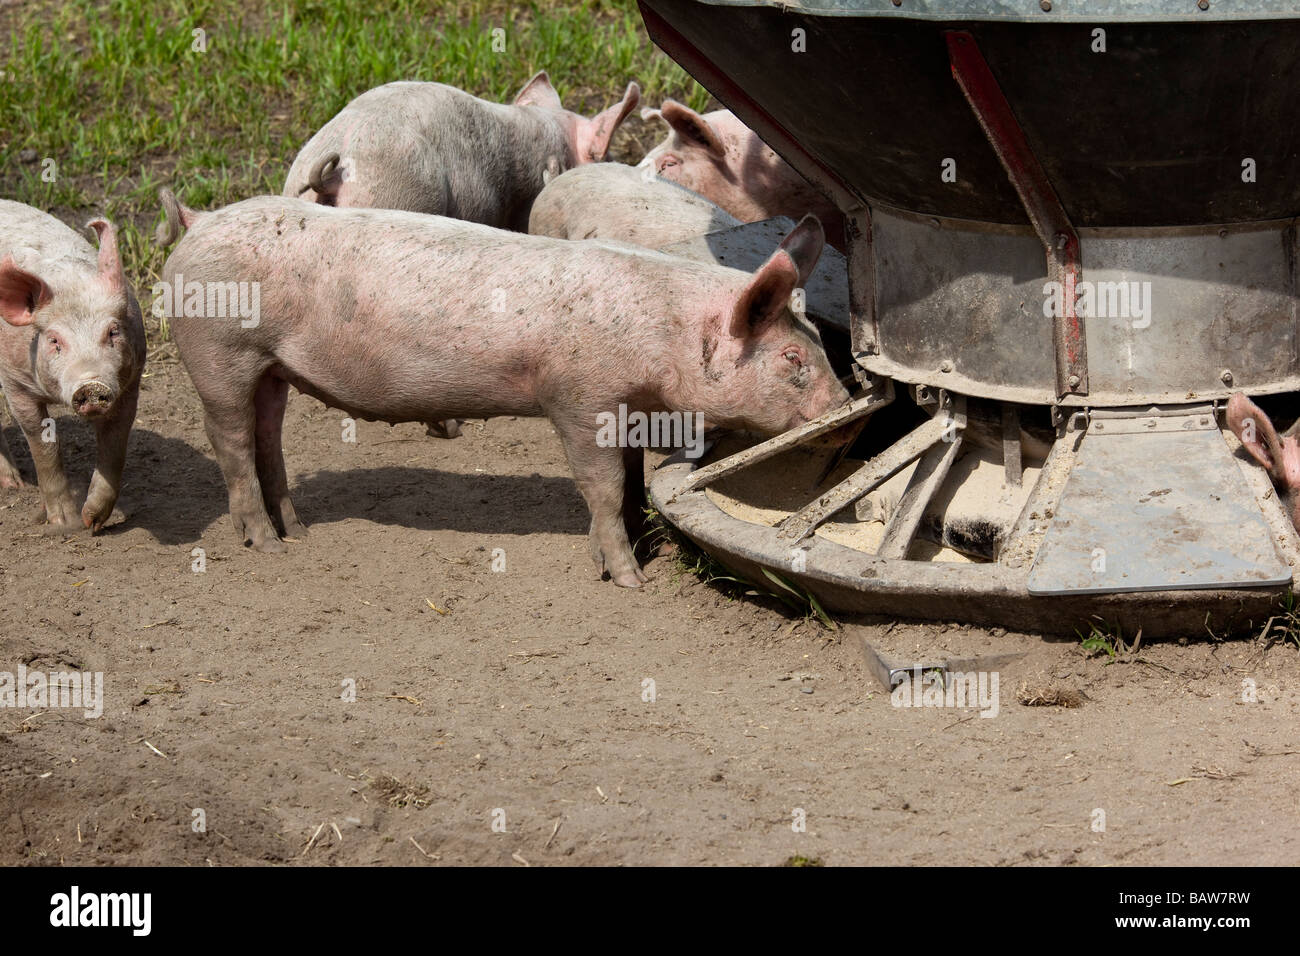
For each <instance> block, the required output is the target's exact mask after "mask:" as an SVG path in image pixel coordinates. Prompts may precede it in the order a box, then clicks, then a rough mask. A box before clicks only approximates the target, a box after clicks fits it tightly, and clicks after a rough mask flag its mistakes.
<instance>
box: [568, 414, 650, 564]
mask: <svg viewBox="0 0 1300 956" xmlns="http://www.w3.org/2000/svg"><path fill="white" fill-rule="evenodd" d="M588 420H589V421H594V420H595V415H591V416H589V417H588ZM553 421H554V419H553ZM555 426H556V430H557V431H558V432H559V433H560V441H561V442H562V443H563V445H564V453H565V456H566V457H567V458H568V459H569V467H570V468H572V469H573V477H574V478H575V479H576V481H577V483H578V490H579V491H581V492H582V497H583V498H585V499H586V501H587V508H588V509H590V511H591V531H590V533H589V534H588V537H587V542H588V546H589V547H590V549H591V558H592V560H593V561H595V562H596V569H597V570H598V571H600V572H605V571H608V572H609V576H610V577H611V578H612V579H613V581H614V583H615V584H617V585H619V586H620V587H625V588H636V587H640V586H641V583H642V582H643V581H648V580H650V579H649V578H648V577H646V575H645V572H643V571H642V570H641V566H640V565H639V564H637V562H636V556H635V555H633V554H632V544H631V542H630V541H629V540H628V537H627V526H626V525H625V524H624V522H623V485H624V478H625V475H626V471H625V468H624V463H623V461H624V459H623V453H624V449H621V448H602V447H600V446H598V445H597V444H596V435H595V432H594V431H593V430H592V429H591V428H589V427H581V426H577V425H575V424H573V423H571V422H564V421H555Z"/></svg>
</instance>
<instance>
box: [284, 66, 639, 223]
mask: <svg viewBox="0 0 1300 956" xmlns="http://www.w3.org/2000/svg"><path fill="white" fill-rule="evenodd" d="M639 99H640V88H639V87H638V86H637V85H636V84H635V83H629V84H628V87H627V91H626V92H625V93H624V94H623V99H622V101H621V102H620V103H617V104H615V105H614V106H611V107H610V108H609V109H607V110H605V111H604V112H602V113H599V114H597V115H596V116H595V117H594V118H592V119H586V118H584V117H582V116H579V115H578V114H576V113H572V112H569V111H568V110H566V109H564V108H563V107H562V106H561V104H560V97H559V95H558V94H557V93H556V92H555V89H554V87H552V86H551V83H550V80H549V79H548V78H547V75H546V73H545V71H543V72H540V73H538V74H537V75H536V76H534V77H533V78H532V79H531V80H529V81H528V83H527V85H525V86H524V88H523V89H522V90H521V91H520V92H519V95H518V96H516V97H515V100H514V103H512V104H510V105H503V104H500V103H490V102H488V101H486V100H481V99H478V98H477V97H474V96H471V95H470V94H468V93H466V92H464V91H463V90H458V89H456V88H455V87H452V86H447V85H445V84H442V83H411V82H402V83H388V84H386V85H384V86H379V87H376V88H375V89H373V90H369V91H367V92H365V93H362V94H361V95H360V96H358V97H357V98H356V99H354V100H353V101H352V102H351V103H349V104H348V105H347V106H345V107H344V108H343V110H342V111H341V112H340V113H339V114H338V115H337V116H335V117H334V118H333V119H332V120H330V121H329V122H328V123H326V124H325V125H324V126H323V127H321V129H320V131H319V132H318V133H316V135H315V136H313V137H312V138H311V139H310V140H308V141H307V145H306V146H304V147H303V148H302V152H300V153H299V154H298V158H297V159H295V160H294V162H293V166H292V167H291V168H290V170H289V177H288V179H287V180H286V181H285V184H284V190H283V193H282V194H283V195H285V196H296V197H300V198H302V199H305V200H308V201H312V202H317V203H320V204H322V205H326V206H368V207H371V208H379V209H406V210H409V211H411V212H424V213H432V214H435V215H439V216H450V217H452V218H454V219H464V220H466V221H468V222H480V223H483V224H485V225H489V226H498V227H501V228H507V229H514V230H517V231H520V232H522V231H526V230H527V228H528V211H529V208H530V207H531V206H532V204H533V199H534V198H536V196H537V194H538V193H539V192H541V191H542V186H543V185H544V184H545V183H544V181H543V176H544V175H545V174H547V173H550V174H551V175H558V174H559V173H562V172H564V171H565V170H567V169H570V168H572V167H574V166H578V165H581V164H583V163H595V162H600V161H601V160H603V159H604V158H605V155H606V153H607V152H608V151H609V144H610V140H611V139H612V138H613V136H614V131H615V130H616V129H617V128H618V126H619V124H620V123H622V122H623V120H624V119H625V118H626V117H627V115H628V114H629V113H630V112H631V111H632V110H633V109H634V108H635V107H636V105H637V102H638V100H639Z"/></svg>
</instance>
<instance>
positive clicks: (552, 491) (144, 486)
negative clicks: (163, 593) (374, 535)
mask: <svg viewBox="0 0 1300 956" xmlns="http://www.w3.org/2000/svg"><path fill="white" fill-rule="evenodd" d="M59 434H60V437H61V440H62V442H63V460H64V466H65V468H66V470H67V474H68V480H69V481H70V482H71V484H72V486H73V488H74V490H75V492H76V494H77V495H78V500H83V499H84V497H85V493H86V486H87V485H88V484H89V482H90V476H91V473H92V472H93V471H94V467H95V436H94V433H93V431H91V430H90V428H89V427H87V426H85V425H83V424H82V423H80V422H78V421H76V420H75V419H71V418H60V419H59ZM4 436H5V438H6V440H7V441H8V443H9V449H10V451H11V452H12V453H13V456H14V461H15V463H16V464H17V465H18V470H19V472H20V473H21V474H22V477H23V481H25V482H27V484H28V485H29V486H31V487H29V488H26V489H24V490H23V492H22V494H23V495H24V496H25V497H27V498H28V499H29V500H30V501H31V502H32V505H33V513H34V514H35V512H37V511H39V507H40V498H39V495H38V494H37V492H36V489H35V485H36V472H35V469H34V468H33V467H32V460H31V454H30V453H29V451H28V448H27V440H26V439H25V438H24V437H23V434H22V432H21V431H20V430H19V429H18V428H17V427H16V426H11V427H8V428H5V429H4ZM430 443H431V444H432V443H433V439H430ZM289 489H290V494H291V495H292V497H293V502H294V506H295V507H296V508H297V510H298V514H299V516H300V517H301V518H302V520H303V521H304V522H305V523H306V524H307V526H308V527H309V528H310V527H311V526H312V525H314V524H320V525H325V524H330V523H333V522H338V521H344V520H347V519H348V518H359V519H361V520H364V521H372V522H375V523H377V524H384V525H392V526H395V527H404V528H414V529H416V530H420V531H435V530H453V531H465V532H470V533H475V534H519V535H525V534H532V533H534V532H545V533H553V534H579V535H585V534H586V533H587V529H588V526H589V523H590V520H591V519H590V516H589V515H588V513H587V507H586V503H585V502H584V501H583V500H582V495H581V494H580V493H579V492H578V488H577V485H576V484H575V483H574V481H573V479H572V478H567V477H564V478H548V477H541V476H538V475H534V476H532V477H527V476H521V475H493V474H473V475H466V474H459V473H457V472H447V471H439V470H437V469H436V468H413V467H401V466H380V467H375V468H348V469H343V470H337V471H315V472H310V473H305V474H304V473H300V474H298V475H296V476H291V477H290V481H289ZM13 494H15V492H9V491H5V492H0V496H4V495H13ZM117 510H118V511H119V512H121V514H122V515H123V518H122V519H121V520H115V521H114V522H113V523H112V524H111V525H109V526H108V527H107V528H105V529H104V531H103V532H102V533H101V534H102V535H103V536H105V537H112V536H113V535H116V534H121V533H123V532H126V531H129V530H131V529H133V528H141V529H143V530H145V531H147V532H148V533H149V534H150V535H152V536H153V537H154V538H155V539H156V540H157V541H158V542H159V543H160V544H163V545H181V544H190V543H193V542H195V541H198V540H199V539H200V538H202V537H203V535H204V534H206V533H208V532H209V530H210V529H211V528H212V525H213V524H214V523H216V522H219V521H220V520H221V519H222V518H225V517H227V516H228V514H229V502H228V498H227V494H226V482H225V479H224V478H223V477H222V475H221V469H220V468H218V467H217V463H216V461H215V460H214V459H213V458H212V457H211V456H210V455H208V454H207V453H205V452H204V451H202V450H200V449H199V448H197V447H195V446H194V445H192V444H190V443H189V442H187V441H185V440H183V439H180V438H172V437H168V436H166V435H161V434H159V433H158V432H155V431H152V430H150V429H148V428H140V427H137V428H134V429H132V431H131V439H130V444H129V445H128V446H127V460H126V471H125V473H124V476H123V483H122V493H121V496H120V497H119V499H118V503H117Z"/></svg>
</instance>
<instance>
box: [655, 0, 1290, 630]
mask: <svg viewBox="0 0 1300 956" xmlns="http://www.w3.org/2000/svg"><path fill="white" fill-rule="evenodd" d="M639 3H640V6H641V11H642V15H643V17H644V19H645V22H646V26H647V28H648V30H649V32H650V36H651V38H652V39H653V40H654V41H655V42H656V43H657V44H658V45H659V46H660V47H662V48H663V49H664V50H665V51H666V52H667V53H668V54H669V55H670V56H672V57H673V58H674V59H675V60H677V61H678V62H679V63H680V64H682V66H684V67H685V68H686V69H687V70H688V71H689V72H690V73H691V74H692V75H694V76H695V77H696V78H697V79H698V80H699V81H700V82H701V83H702V84H703V85H704V86H705V87H707V88H708V89H709V90H710V91H711V92H712V93H713V94H714V95H715V96H717V98H718V99H719V100H720V101H722V102H723V103H724V104H725V105H726V106H727V107H729V108H730V109H732V110H733V111H734V112H735V113H736V114H737V115H738V116H739V117H740V118H741V119H742V120H744V121H745V122H746V123H748V124H749V125H750V126H751V127H752V128H753V129H754V130H755V131H756V132H758V133H759V135H761V136H762V137H763V139H764V140H765V141H766V142H768V143H769V145H771V146H772V147H773V148H774V149H775V150H776V151H777V152H778V153H780V154H781V155H782V156H783V157H784V158H785V159H786V160H787V161H788V162H789V163H790V164H791V165H792V166H794V167H795V168H796V169H797V170H799V171H800V172H801V173H802V174H803V175H804V176H805V177H807V178H808V179H809V180H810V181H811V182H813V183H815V184H817V185H818V186H819V187H820V188H821V189H822V190H823V191H824V192H825V193H826V194H827V195H828V196H830V197H832V198H833V199H834V200H835V202H836V203H837V204H838V206H839V207H840V209H841V210H843V211H844V212H845V213H846V215H847V217H848V230H847V231H848V236H849V278H850V282H849V286H850V288H849V292H850V323H851V351H852V360H853V364H854V371H855V374H856V375H857V378H858V381H859V382H860V383H861V385H862V393H861V395H860V397H859V398H858V399H857V400H856V401H855V402H854V403H853V404H852V405H851V406H847V407H846V408H845V409H841V410H840V411H838V412H837V413H835V415H834V416H833V417H832V419H831V420H830V421H829V422H827V421H823V422H816V423H812V424H810V425H809V426H806V427H804V428H800V429H797V430H795V431H793V432H788V433H786V434H785V435H783V436H780V437H778V438H776V439H773V440H771V441H769V442H765V443H762V444H760V445H757V446H754V447H751V448H747V449H739V450H736V449H734V448H732V449H721V450H719V451H717V452H715V458H714V460H712V461H709V462H706V463H703V464H702V465H701V464H698V463H695V462H691V461H687V460H685V459H673V460H671V461H670V462H668V463H667V464H665V466H664V467H662V468H661V469H660V470H659V471H658V473H657V474H656V476H655V478H654V479H653V481H652V483H651V489H650V490H651V497H652V500H653V502H654V503H655V505H656V506H657V507H658V508H659V510H660V511H661V512H662V513H663V514H664V515H665V517H666V518H667V519H668V520H669V521H671V522H672V523H673V524H674V525H676V526H677V527H678V528H679V529H681V530H682V531H683V532H684V533H685V534H687V535H688V536H689V537H691V538H692V539H693V540H695V541H696V542H697V543H698V544H700V545H701V546H702V547H704V548H705V549H706V550H708V551H710V552H711V553H713V554H714V555H715V556H716V557H718V558H719V559H720V560H722V561H723V562H724V563H726V564H728V565H730V566H732V567H733V568H735V569H736V570H738V571H740V572H741V573H743V574H746V575H747V576H749V577H751V578H753V579H755V580H763V579H764V576H763V574H762V569H764V568H766V569H768V570H769V571H772V572H775V573H777V574H779V575H781V576H782V577H783V578H785V579H791V580H794V581H796V582H797V583H799V584H800V585H801V586H802V587H804V588H806V589H807V590H809V591H811V592H812V593H814V594H816V595H817V596H818V598H819V599H820V600H821V601H822V602H823V603H824V604H826V605H827V606H828V607H831V608H836V609H839V610H842V611H859V612H874V613H882V614H890V615H902V616H909V617H926V618H941V619H957V620H969V621H973V622H981V623H989V624H1000V625H1004V626H1012V627H1022V628H1030V629H1036V630H1042V631H1062V632H1072V631H1074V630H1075V629H1078V628H1081V627H1082V628H1086V627H1087V624H1088V623H1089V622H1090V621H1095V620H1098V619H1100V620H1101V621H1105V622H1106V623H1108V624H1112V625H1118V626H1120V627H1123V628H1126V629H1128V630H1129V631H1130V632H1131V631H1132V630H1136V629H1138V628H1141V629H1142V630H1143V632H1144V633H1145V634H1147V635H1160V634H1177V633H1188V632H1191V631H1195V632H1199V633H1203V632H1204V629H1205V628H1206V627H1209V628H1210V629H1212V630H1214V631H1215V632H1216V633H1219V632H1220V631H1221V630H1223V629H1226V628H1230V627H1233V626H1237V625H1240V624H1243V623H1246V622H1248V621H1254V622H1256V623H1262V622H1263V620H1264V619H1265V618H1267V616H1268V615H1269V613H1271V609H1272V608H1273V607H1274V606H1275V605H1276V602H1277V600H1278V598H1279V597H1280V596H1281V595H1282V594H1284V593H1285V592H1286V590H1287V589H1288V588H1289V587H1290V586H1291V581H1292V567H1293V566H1294V564H1295V560H1296V557H1297V555H1298V554H1300V547H1298V546H1300V542H1298V541H1297V538H1296V534H1295V531H1294V529H1293V528H1292V526H1291V524H1290V521H1289V520H1288V517H1287V516H1286V515H1285V514H1284V513H1283V511H1282V508H1281V507H1280V505H1279V503H1278V500H1277V495H1276V494H1275V493H1274V492H1273V489H1272V488H1271V486H1270V483H1269V481H1268V479H1267V477H1266V475H1265V474H1264V472H1263V471H1262V470H1261V469H1259V468H1258V467H1257V466H1254V465H1253V464H1252V463H1250V462H1249V461H1248V460H1247V459H1246V457H1245V456H1244V455H1243V454H1242V453H1241V452H1240V451H1239V449H1238V446H1237V442H1236V439H1235V438H1234V437H1233V436H1232V435H1231V433H1229V432H1227V431H1226V429H1225V428H1224V427H1223V415H1222V410H1223V405H1224V402H1225V401H1226V399H1227V398H1228V396H1229V395H1231V394H1232V393H1233V392H1235V391H1245V392H1247V393H1248V394H1251V395H1255V396H1267V395H1279V396H1281V395H1285V394H1286V393H1293V392H1296V391H1297V390H1298V389H1300V329H1298V328H1297V314H1296V270H1297V265H1296V262H1297V249H1296V219H1295V217H1296V216H1297V214H1300V177H1297V176H1296V175H1295V174H1294V170H1295V169H1296V168H1297V160H1300V155H1297V154H1300V124H1297V123H1296V122H1295V121H1294V109H1293V108H1292V106H1291V101H1292V97H1293V90H1295V89H1296V88H1297V83H1298V82H1300V58H1297V57H1296V55H1295V51H1296V50H1298V49H1300V7H1298V6H1297V4H1294V3H1284V2H1279V0H1210V2H1209V3H1206V4H1204V6H1205V7H1206V9H1202V8H1201V6H1202V5H1201V4H1198V3H1197V2H1196V0H1178V2H1174V3H1171V2H1168V0H1159V2H1157V0H1088V2H1087V5H1086V12H1085V7H1084V4H1083V3H1082V2H1081V0H1053V2H1051V3H1049V2H1047V0H1041V2H1039V0H804V2H799V0H781V2H770V0H639ZM872 416H874V418H873V419H872V421H871V422H870V423H869V424H867V426H866V427H865V428H864V429H863V430H862V433H861V437H860V438H859V439H858V440H857V442H856V444H855V445H854V447H853V450H852V452H851V453H850V454H849V456H848V458H847V459H845V460H843V461H838V462H837V461H835V460H829V461H828V458H827V456H828V453H827V452H825V451H820V450H818V448H817V446H816V442H817V440H818V438H819V436H820V435H823V434H824V433H825V432H827V431H829V430H831V429H832V428H839V427H841V426H845V425H851V424H852V423H858V425H862V424H863V423H865V422H866V420H867V419H868V418H870V417H872ZM1035 445H1041V447H1040V448H1036V447H1035ZM721 451H731V453H730V454H726V455H725V456H724V457H718V454H719V453H720V452H721ZM776 455H780V456H781V457H780V458H779V459H776V458H775V457H774V456H776ZM765 461H766V462H767V464H766V465H764V464H763V462H765ZM773 461H776V462H778V465H777V467H775V468H773V467H771V465H772V463H773ZM764 469H766V470H764ZM828 469H833V470H832V471H831V472H830V474H829V476H827V475H825V474H824V472H826V471H827V470H828ZM991 475H993V476H995V479H994V480H993V481H992V482H990V476H991ZM754 476H758V477H754ZM819 479H820V480H819ZM891 489H892V490H891ZM927 535H928V538H929V539H933V542H931V541H929V540H927ZM958 551H960V552H963V553H962V554H958V553H956V552H958ZM972 556H973V557H974V558H975V560H973V561H972V560H969V559H970V558H971V557H972Z"/></svg>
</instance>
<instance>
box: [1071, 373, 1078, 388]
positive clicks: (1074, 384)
mask: <svg viewBox="0 0 1300 956" xmlns="http://www.w3.org/2000/svg"><path fill="white" fill-rule="evenodd" d="M1069 382H1070V388H1078V387H1079V376H1077V375H1071V376H1070V379H1069Z"/></svg>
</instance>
